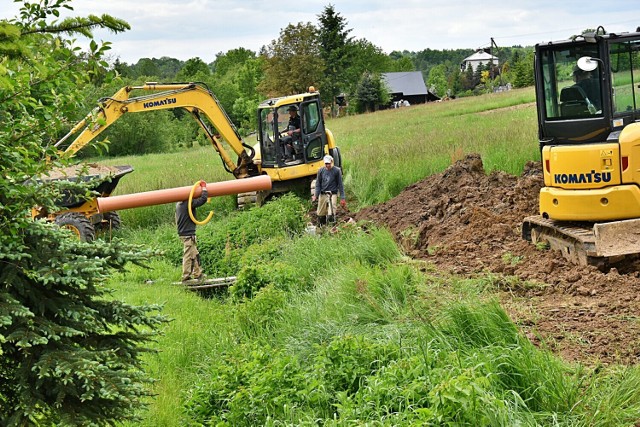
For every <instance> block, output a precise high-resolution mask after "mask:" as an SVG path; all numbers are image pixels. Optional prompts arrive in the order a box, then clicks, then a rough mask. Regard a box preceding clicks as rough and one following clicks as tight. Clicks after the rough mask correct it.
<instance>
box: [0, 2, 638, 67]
mask: <svg viewBox="0 0 640 427" xmlns="http://www.w3.org/2000/svg"><path fill="white" fill-rule="evenodd" d="M328 4H332V5H334V8H335V10H336V11H337V12H338V13H339V14H340V15H341V16H342V17H344V18H345V19H346V21H347V28H350V29H351V30H352V31H351V34H350V35H351V36H353V37H355V38H365V39H367V40H369V41H370V42H371V43H373V44H375V45H376V46H379V47H380V48H382V49H383V51H385V52H386V53H390V52H392V51H394V50H400V51H402V50H409V51H420V50H423V49H426V48H431V49H457V48H472V49H473V48H480V47H488V46H489V44H490V40H491V38H492V37H493V38H494V40H495V42H496V43H497V45H498V46H513V45H525V46H526V45H534V44H535V43H538V42H542V41H549V40H558V39H565V38H567V37H568V36H570V35H572V34H578V33H580V32H581V31H582V30H583V29H585V28H596V27H597V26H599V25H602V26H603V27H604V28H605V29H606V30H607V31H608V32H622V31H634V30H635V29H636V28H637V27H638V26H640V1H638V0H616V1H613V0H604V1H595V0H583V1H574V0H568V1H565V0H512V1H506V0H422V1H419V0H402V1H393V0H297V1H267V0H244V1H240V0H75V1H73V2H72V3H71V5H72V6H73V7H74V9H75V14H76V15H87V14H96V15H100V14H103V13H106V14H110V15H112V16H115V17H117V18H121V19H124V20H125V21H127V22H128V23H129V24H130V25H131V30H130V31H127V32H126V33H123V34H118V35H113V34H108V33H102V32H98V33H96V37H97V38H98V39H102V40H109V41H111V42H112V51H111V52H112V53H111V55H112V57H118V58H120V60H121V61H123V62H127V63H135V62H137V60H138V59H140V58H145V57H146V58H154V57H155V58H160V57H162V56H168V57H172V58H177V59H181V60H187V59H189V58H194V57H199V58H201V59H202V60H204V61H205V62H211V61H213V60H214V59H215V57H216V54H217V53H219V52H227V51H228V50H230V49H234V48H238V47H244V48H247V49H250V50H253V51H256V52H257V51H258V50H259V49H260V47H262V46H263V45H267V44H269V43H270V42H271V41H272V40H274V39H277V38H278V37H279V34H280V30H281V29H283V28H285V27H286V26H287V25H288V24H289V23H292V24H296V23H298V22H311V23H313V24H317V21H318V19H317V16H318V15H319V14H320V13H322V11H323V9H324V7H325V6H326V5H328ZM17 10H18V4H15V3H12V2H11V1H10V0H0V18H11V17H13V16H15V15H16V13H17Z"/></svg>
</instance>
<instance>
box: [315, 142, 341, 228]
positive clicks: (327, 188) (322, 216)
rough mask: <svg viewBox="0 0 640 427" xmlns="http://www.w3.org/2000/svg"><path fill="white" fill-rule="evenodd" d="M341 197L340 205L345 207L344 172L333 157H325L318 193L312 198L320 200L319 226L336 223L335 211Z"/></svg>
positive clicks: (320, 171) (319, 178)
mask: <svg viewBox="0 0 640 427" xmlns="http://www.w3.org/2000/svg"><path fill="white" fill-rule="evenodd" d="M338 195H340V205H341V206H342V207H345V206H346V204H347V202H346V200H345V196H344V186H343V185H342V170H341V169H340V168H339V167H337V166H334V165H333V157H331V156H329V155H327V156H324V167H323V168H320V169H319V170H318V175H317V176H316V191H315V193H314V194H313V196H311V200H312V201H314V202H315V201H316V200H318V209H317V210H316V213H317V214H318V224H319V225H324V224H326V223H327V222H335V215H336V212H335V209H336V205H337V201H338Z"/></svg>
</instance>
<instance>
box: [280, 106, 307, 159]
mask: <svg viewBox="0 0 640 427" xmlns="http://www.w3.org/2000/svg"><path fill="white" fill-rule="evenodd" d="M287 111H289V123H288V124H287V131H286V133H287V136H285V137H284V138H282V142H283V144H284V155H285V161H290V160H297V159H296V155H297V154H301V152H302V147H301V144H300V140H301V133H300V132H301V131H300V116H299V115H298V107H296V106H295V105H291V106H289V108H288V110H287Z"/></svg>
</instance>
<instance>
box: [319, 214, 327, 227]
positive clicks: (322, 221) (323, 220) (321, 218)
mask: <svg viewBox="0 0 640 427" xmlns="http://www.w3.org/2000/svg"><path fill="white" fill-rule="evenodd" d="M326 223H327V217H326V215H322V216H318V225H325V224H326Z"/></svg>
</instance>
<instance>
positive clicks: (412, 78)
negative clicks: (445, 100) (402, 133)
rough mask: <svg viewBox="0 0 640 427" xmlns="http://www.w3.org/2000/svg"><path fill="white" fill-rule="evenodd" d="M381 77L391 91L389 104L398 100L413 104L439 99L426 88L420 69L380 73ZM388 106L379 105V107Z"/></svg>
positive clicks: (392, 104) (396, 103) (393, 103)
mask: <svg viewBox="0 0 640 427" xmlns="http://www.w3.org/2000/svg"><path fill="white" fill-rule="evenodd" d="M381 77H382V80H383V81H384V83H385V84H386V85H387V87H388V88H389V91H390V92H391V106H394V105H398V103H399V102H400V101H403V103H404V101H406V102H408V103H409V105H414V104H424V103H425V102H432V101H438V100H439V99H440V98H439V97H438V96H436V94H434V93H433V92H430V91H429V90H428V89H427V86H426V85H425V84H424V79H423V78H422V73H421V72H420V71H403V72H395V73H381ZM405 105H406V104H405ZM388 107H389V106H381V108H388Z"/></svg>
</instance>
